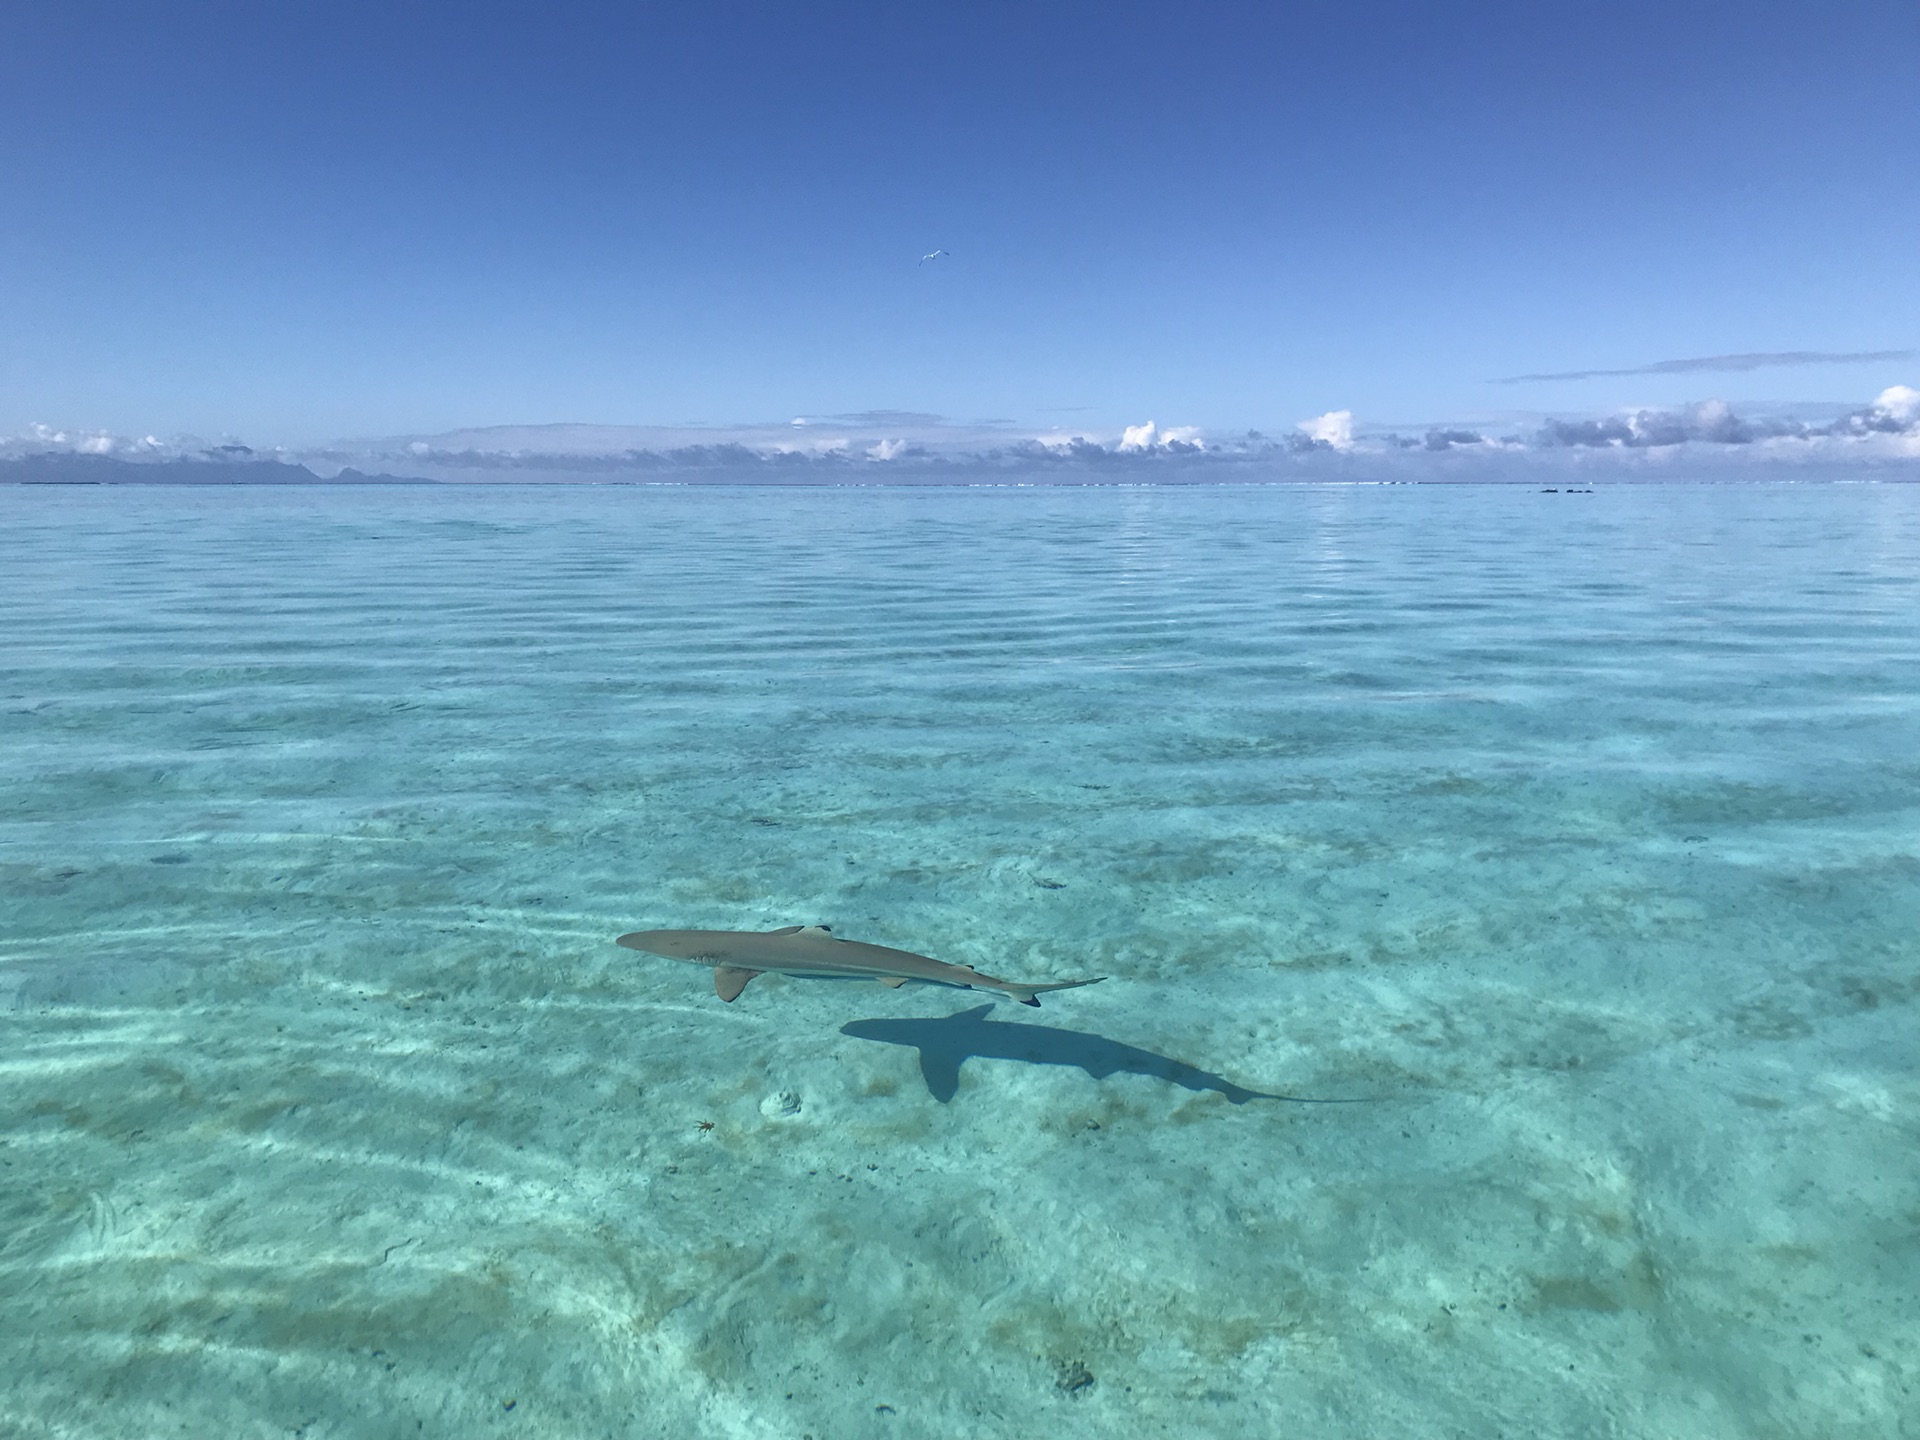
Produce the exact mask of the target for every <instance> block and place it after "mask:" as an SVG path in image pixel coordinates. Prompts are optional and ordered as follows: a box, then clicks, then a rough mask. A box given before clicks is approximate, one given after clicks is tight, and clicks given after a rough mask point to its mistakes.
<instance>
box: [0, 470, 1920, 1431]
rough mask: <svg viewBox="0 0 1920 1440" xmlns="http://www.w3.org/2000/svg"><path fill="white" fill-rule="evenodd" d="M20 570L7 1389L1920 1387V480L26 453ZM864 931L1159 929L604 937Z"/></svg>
mask: <svg viewBox="0 0 1920 1440" xmlns="http://www.w3.org/2000/svg"><path fill="white" fill-rule="evenodd" d="M0 625H3V628H0V884H3V893H4V895H5V897H6V901H5V916H6V918H5V924H4V927H0V1114H4V1116H5V1120H4V1129H3V1130H0V1373H4V1374H5V1375H6V1376H7V1377H8V1381H7V1386H6V1395H7V1399H6V1408H5V1411H4V1413H0V1434H6V1435H14V1434H19V1435H23V1436H24V1435H32V1436H38V1435H60V1436H82V1435H133V1434H142V1435H145V1434H154V1435H158V1434H176V1433H177V1434H187V1435H204V1434H221V1435H227V1436H233V1437H243V1436H246V1437H251V1436H272V1435H289V1434H297V1435H303V1436H308V1437H322V1436H340V1437H347V1436H406V1435H417V1434H430V1435H431V1434H463V1435H469V1434H487V1435H491V1434H499V1435H511V1434H520V1435H526V1436H535V1435H542V1436H562V1435H564V1436H588V1435H592V1436H599V1435H610V1436H636V1437H638V1436H702V1437H705V1436H714V1437H722V1436H725V1437H735V1436H738V1437H762V1436H764V1437H792V1440H803V1437H806V1436H812V1437H814V1440H845V1437H868V1436H901V1437H908V1436H914V1437H918V1436H929V1437H930V1436H946V1435H955V1434H970V1435H1006V1436H1031V1435H1036V1434H1047V1435H1050V1436H1059V1437H1080V1436H1088V1437H1093V1436H1129V1437H1132V1436H1139V1435H1158V1434H1165V1435H1209V1436H1210V1435H1217V1436H1248V1435H1278V1434H1300V1435H1313V1436H1331V1437H1343V1436H1356V1437H1358V1436H1369V1435H1388V1434H1391V1435H1398V1436H1413V1437H1421V1436H1456V1435H1472V1436H1475V1437H1482V1436H1496V1435H1508V1436H1516V1437H1518V1436H1567V1437H1587V1436H1594V1435H1609V1436H1622V1437H1627V1436H1632V1437H1640V1436H1646V1437H1655V1436H1658V1437H1680V1436H1688V1437H1690V1436H1701V1437H1728V1440H1733V1437H1772V1436H1779V1437H1790V1436H1791V1437H1801V1436H1809V1435H1820V1436H1823V1437H1863V1440H1864V1437H1872V1440H1885V1437H1893V1436H1913V1435H1920V1418H1917V1417H1920V1143H1917V1142H1920V1109H1917V1108H1916V1102H1920V1079H1917V1078H1916V1070H1915V1059H1914V1057H1915V1055H1916V1053H1920V1051H1917V1050H1916V1045H1915V1040H1916V1036H1915V1024H1914V1022H1915V1018H1916V1013H1920V940H1916V936H1920V884H1917V883H1916V882H1920V487H1901V486H1849V487H1836V486H1779V487H1773V486H1767V487H1760V486H1755V487H1708V486H1702V487H1689V486H1674V487H1659V488H1654V487H1631V488H1630V487H1620V488H1614V489H1607V488H1599V489H1596V490H1595V492H1594V493H1591V494H1541V493H1537V492H1534V491H1522V490H1516V489H1498V488H1489V489H1452V488H1449V489H1431V488H1411V487H1394V488H1357V487H1330V488H1319V487H1313V488H1307V487H1301V488H1285V489H1280V488H1275V489H1257V490H1255V489H1247V490H1241V489H1192V490H1172V489H1125V490H1117V489H1088V490H1047V489H996V490H984V489H983V490H936V491H925V490H919V491H916V490H884V489H871V490H697V489H651V488H649V489H627V488H621V489H611V488H610V489H591V490H578V489H567V490H557V489H553V490H545V489H522V488H513V489H472V488H461V489H425V488H421V489H412V488H409V489H345V488H341V489H332V488H314V489H302V490H290V491H271V492H268V491H252V490H240V491H207V490H186V489H168V490H128V489H82V490H70V489H61V490H39V489H35V490H28V489H13V490H0ZM816 922H824V923H827V924H830V925H832V926H833V927H834V928H835V930H836V931H837V932H838V933H840V934H842V935H845V936H847V937H849V938H856V939H865V940H872V941H876V942H879V943H883V944H889V945H896V946H901V947H904V948H907V949H912V950H918V951H922V952H925V953H928V954H932V955H935V956H937V957H939V958H942V959H946V960H951V961H957V962H965V963H970V964H973V965H975V966H977V967H978V968H980V969H983V970H986V971H988V972H989V973H992V974H996V975H1002V976H1006V977H1009V978H1014V979H1021V980H1047V979H1065V978H1077V977H1080V976H1085V975H1106V976H1109V977H1110V978H1109V979H1108V980H1107V981H1106V982H1105V983H1104V984H1101V985H1098V986H1095V987H1093V988H1090V989H1084V990H1075V991H1069V992H1065V993H1063V994H1059V995H1054V996H1048V997H1044V1004H1043V1007H1042V1008H1041V1009H1039V1010H1032V1009H1027V1008H1024V1007H1021V1006H1018V1005H1014V1004H1011V1003H1008V1002H1006V1001H1004V1000H1003V1001H999V1002H994V1001H993V998H992V997H991V996H990V995H987V994H981V993H976V992H965V991H957V990H946V989H939V988H933V987H923V986H908V987H906V988H904V989H901V990H898V991H892V990H887V989H884V988H882V987H880V986H877V985H871V984H856V983H832V982H813V981H801V980H785V979H781V978H778V977H773V976H764V977H761V978H760V979H757V980H755V981H754V982H753V983H752V984H751V985H750V986H749V987H748V989H747V991H746V993H745V994H744V995H743V996H742V997H741V998H740V1000H739V1001H737V1002H736V1003H734V1004H733V1005H726V1004H722V1003H721V1002H720V1001H719V1000H717V999H716V998H715V997H714V995H713V993H712V989H711V983H710V975H709V974H708V972H706V971H704V970H700V969H697V968H695V967H692V966H688V965H683V964H677V963H675V962H673V961H669V960H655V959H651V958H649V957H645V956H639V955H635V954H633V953H631V952H628V951H624V950H620V949H617V948H616V947H615V946H614V945H613V944H612V940H613V937H614V936H615V935H616V934H618V933H620V932H622V931H624V930H629V929H635V928H642V927H667V926H672V927H695V926H710V927H716V928H772V927H775V926H778V925H785V924H794V923H816ZM1250 1092H1260V1093H1259V1094H1258V1095H1255V1094H1251V1093H1250ZM1266 1095H1285V1096H1293V1097H1301V1098H1305V1099H1316V1100H1317V1099H1336V1100H1348V1101H1355V1102H1358V1103H1350V1104H1335V1105H1323V1104H1298V1103H1293V1102H1292V1101H1289V1100H1279V1099H1268V1098H1262V1097H1264V1096H1266ZM708 1126H710V1127H711V1128H707V1127H708Z"/></svg>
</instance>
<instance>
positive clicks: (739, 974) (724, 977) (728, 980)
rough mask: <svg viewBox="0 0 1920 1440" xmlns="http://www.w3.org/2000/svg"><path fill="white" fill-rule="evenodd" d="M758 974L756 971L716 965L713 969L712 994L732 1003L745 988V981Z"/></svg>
mask: <svg viewBox="0 0 1920 1440" xmlns="http://www.w3.org/2000/svg"><path fill="white" fill-rule="evenodd" d="M759 973H760V972H759V971H758V970H740V969H736V968H735V967H734V966H732V965H716V966H714V967H713V993H714V994H716V995H718V996H719V997H720V998H721V999H722V1000H725V1001H728V1002H732V1001H733V1000H735V999H737V998H739V995H740V992H741V991H742V990H744V989H746V988H747V981H749V980H751V979H752V978H753V977H754V976H756V975H758V974H759Z"/></svg>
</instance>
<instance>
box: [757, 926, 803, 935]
mask: <svg viewBox="0 0 1920 1440" xmlns="http://www.w3.org/2000/svg"><path fill="white" fill-rule="evenodd" d="M806 928H807V927H806V926H804V925H782V926H781V927H780V928H779V929H778V930H769V931H768V932H767V933H768V934H769V935H798V934H799V933H800V932H801V931H802V930H804V929H806Z"/></svg>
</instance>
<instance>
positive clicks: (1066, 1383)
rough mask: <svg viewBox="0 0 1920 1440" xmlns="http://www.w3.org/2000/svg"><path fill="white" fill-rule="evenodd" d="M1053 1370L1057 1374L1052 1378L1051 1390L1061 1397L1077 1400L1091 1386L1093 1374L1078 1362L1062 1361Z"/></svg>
mask: <svg viewBox="0 0 1920 1440" xmlns="http://www.w3.org/2000/svg"><path fill="white" fill-rule="evenodd" d="M1055 1368H1056V1369H1057V1370H1058V1371H1059V1374H1058V1375H1057V1376H1056V1377H1055V1378H1054V1382H1053V1388H1054V1389H1056V1390H1058V1391H1059V1392H1060V1393H1061V1394H1063V1395H1071V1396H1073V1397H1074V1398H1075V1399H1076V1400H1077V1399H1079V1398H1080V1396H1081V1395H1082V1394H1084V1393H1085V1391H1086V1389H1087V1387H1088V1386H1089V1385H1091V1384H1093V1372H1092V1371H1091V1370H1089V1369H1087V1367H1086V1366H1085V1365H1083V1364H1082V1363H1081V1362H1080V1361H1078V1360H1062V1361H1060V1362H1058V1364H1057V1366H1056V1367H1055Z"/></svg>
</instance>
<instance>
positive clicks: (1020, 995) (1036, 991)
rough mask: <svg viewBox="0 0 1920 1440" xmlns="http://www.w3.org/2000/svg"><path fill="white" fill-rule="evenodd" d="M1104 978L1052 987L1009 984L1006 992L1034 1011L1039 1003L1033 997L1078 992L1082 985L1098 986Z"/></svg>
mask: <svg viewBox="0 0 1920 1440" xmlns="http://www.w3.org/2000/svg"><path fill="white" fill-rule="evenodd" d="M1106 978H1107V977H1106V976H1104V975H1096V976H1094V977H1093V979H1091V980H1062V981H1060V982H1059V983H1057V984H1054V985H1012V984H1010V985H1008V986H1007V987H1006V990H1007V993H1008V994H1009V995H1011V996H1012V997H1013V998H1014V999H1016V1000H1018V1001H1019V1002H1020V1003H1021V1004H1022V1005H1031V1006H1033V1007H1034V1008H1035V1009H1038V1008H1039V1006H1040V1002H1039V1000H1037V999H1036V998H1035V997H1036V996H1039V995H1044V994H1046V992H1047V991H1049V990H1078V989H1079V988H1080V987H1081V986H1082V985H1098V984H1099V983H1100V982H1101V981H1102V980H1104V979H1106Z"/></svg>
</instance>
